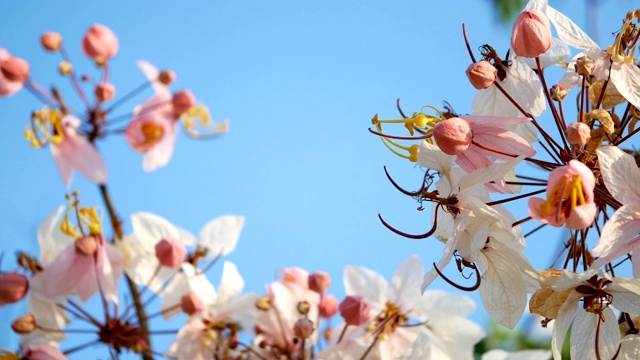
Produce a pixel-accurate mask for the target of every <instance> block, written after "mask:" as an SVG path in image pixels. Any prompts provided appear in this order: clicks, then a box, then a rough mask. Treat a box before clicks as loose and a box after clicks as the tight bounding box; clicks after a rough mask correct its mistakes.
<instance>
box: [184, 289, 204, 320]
mask: <svg viewBox="0 0 640 360" xmlns="http://www.w3.org/2000/svg"><path fill="white" fill-rule="evenodd" d="M180 308H181V309H182V311H184V312H185V313H186V314H188V315H189V316H191V315H193V314H195V313H197V312H199V311H200V310H202V309H203V308H204V303H203V302H202V300H201V299H200V298H199V297H198V295H196V294H194V293H188V294H187V295H185V296H183V297H182V298H181V299H180Z"/></svg>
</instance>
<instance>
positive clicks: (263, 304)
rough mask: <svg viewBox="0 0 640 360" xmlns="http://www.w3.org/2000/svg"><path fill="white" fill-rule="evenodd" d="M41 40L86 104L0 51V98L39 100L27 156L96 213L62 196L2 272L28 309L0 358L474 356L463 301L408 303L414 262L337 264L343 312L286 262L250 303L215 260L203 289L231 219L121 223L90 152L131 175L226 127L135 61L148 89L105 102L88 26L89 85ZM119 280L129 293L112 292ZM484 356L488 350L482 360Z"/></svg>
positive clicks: (230, 241) (105, 49)
mask: <svg viewBox="0 0 640 360" xmlns="http://www.w3.org/2000/svg"><path fill="white" fill-rule="evenodd" d="M40 42H41V45H42V47H43V48H44V49H45V50H46V51H47V52H52V53H58V54H60V56H61V57H62V61H61V62H60V63H59V64H58V67H57V69H58V72H59V73H60V74H61V75H62V76H63V77H64V78H66V79H68V80H69V81H70V83H71V85H72V89H73V91H74V92H75V95H77V97H78V99H79V101H80V103H81V104H83V105H84V106H85V109H84V110H78V109H75V108H73V107H72V106H71V105H70V103H69V102H67V98H66V97H64V96H63V95H62V93H61V91H60V90H59V89H58V88H57V87H53V88H52V90H46V89H45V88H43V87H42V86H40V85H39V84H38V83H37V82H36V81H35V80H34V79H32V78H31V77H30V75H29V65H28V63H27V62H26V61H25V60H22V59H20V58H18V57H15V56H13V55H11V54H10V53H9V52H7V51H6V50H2V49H0V69H1V70H2V71H1V72H0V96H10V95H12V94H14V93H16V92H17V91H20V90H21V89H22V88H23V87H24V88H26V89H28V90H29V91H30V92H31V93H32V94H33V95H34V96H35V97H37V98H38V99H39V100H41V101H42V102H43V103H44V107H43V108H41V109H38V110H34V111H32V113H31V118H30V120H29V122H28V123H27V124H26V126H25V130H24V137H25V138H26V139H27V141H28V142H29V144H30V145H31V146H33V147H35V148H41V147H46V146H48V147H49V148H50V149H51V153H52V155H53V160H54V162H55V164H56V166H57V168H58V170H59V173H60V175H61V177H62V180H63V183H64V185H65V187H66V188H67V189H69V188H70V187H71V185H72V175H73V172H74V171H77V172H79V173H80V174H81V175H82V176H84V177H85V178H87V179H88V180H90V181H91V182H93V183H95V184H96V185H97V187H98V190H99V192H100V195H101V196H102V199H103V201H104V209H105V211H103V210H102V207H99V206H85V205H84V203H82V202H81V201H80V194H79V193H78V191H71V192H67V194H66V195H65V198H66V206H64V207H60V208H58V209H56V210H54V211H53V212H51V214H50V215H49V216H48V217H47V218H46V219H45V220H44V221H43V222H42V223H41V225H40V226H39V228H38V230H37V236H34V238H37V241H38V244H39V246H40V254H39V256H34V255H31V254H27V253H24V252H21V253H19V254H18V256H17V259H16V263H17V264H16V268H15V270H13V271H9V272H5V271H0V306H6V305H10V304H16V303H19V302H22V301H24V302H26V303H27V313H26V314H25V315H23V316H20V317H19V318H17V319H12V321H11V329H12V330H13V331H14V332H16V333H17V334H19V335H20V347H19V348H17V349H14V350H13V351H11V350H9V349H6V348H3V349H2V353H1V354H0V358H2V359H34V360H35V359H40V360H42V359H45V360H63V359H68V358H73V357H76V356H79V357H80V358H86V357H87V355H86V350H85V349H87V348H91V347H94V346H95V345H97V344H100V345H102V346H104V348H105V349H106V352H105V353H106V354H108V356H109V357H110V358H111V359H118V358H119V357H120V356H121V355H122V354H123V353H125V352H132V353H136V354H139V355H140V356H141V358H143V359H145V360H146V359H153V358H155V357H156V356H158V355H162V356H164V357H167V358H175V359H189V360H192V359H202V360H204V359H260V360H265V359H273V360H282V359H290V360H294V359H295V360H298V359H313V358H317V359H365V358H367V359H398V358H404V359H472V358H473V355H474V346H475V345H476V344H477V343H478V342H479V341H480V340H481V339H482V338H483V337H484V336H485V332H484V331H483V330H482V329H481V328H480V327H479V326H478V325H477V324H475V323H473V322H471V321H470V320H469V319H467V317H468V315H469V314H470V313H471V312H472V311H473V310H474V308H475V305H474V303H473V301H472V300H471V299H470V298H468V297H466V296H463V295H456V294H450V293H446V292H443V291H427V292H425V293H424V294H421V293H420V283H421V277H422V273H423V272H424V268H423V265H422V262H421V260H420V259H419V258H418V257H417V256H415V255H414V256H411V257H409V258H408V259H407V260H406V261H405V262H403V263H402V264H401V265H400V266H399V268H398V270H397V271H396V273H395V274H394V276H393V278H392V280H391V281H390V282H387V281H386V280H385V279H384V278H383V277H382V276H380V275H378V274H377V273H375V272H373V271H371V270H368V269H364V268H359V267H353V266H349V267H347V268H346V269H345V272H344V279H343V280H344V286H345V292H346V297H345V298H344V299H343V300H342V301H339V300H338V298H337V297H336V296H335V295H333V294H332V293H331V292H330V288H331V282H332V281H331V277H330V276H329V274H327V273H325V272H322V271H317V272H314V273H309V272H307V271H306V270H303V269H300V268H293V267H292V268H285V269H282V270H281V271H280V273H279V276H278V278H277V279H276V280H275V281H274V282H272V283H269V284H267V287H266V292H265V293H264V294H257V293H243V289H244V280H243V278H242V276H241V275H240V272H239V270H238V268H237V266H236V265H235V264H234V263H232V262H231V261H228V260H225V261H224V262H223V264H222V275H221V280H220V282H219V285H218V286H217V287H215V286H214V285H213V284H212V283H211V281H210V280H209V278H208V277H207V276H206V273H207V271H208V270H209V269H210V268H212V267H213V266H214V265H216V264H217V263H218V260H219V259H220V258H221V257H223V256H227V255H229V254H230V253H231V252H233V251H234V249H235V247H236V244H237V242H238V240H239V238H240V234H241V232H242V228H243V226H244V222H245V219H244V217H243V216H239V215H223V216H219V217H216V218H214V219H212V220H211V221H209V222H207V223H206V224H205V225H204V226H203V228H202V229H201V230H200V232H199V234H198V235H197V236H196V235H193V234H191V233H190V232H189V231H187V230H185V229H183V228H182V227H180V226H176V225H174V224H173V223H171V222H170V221H169V220H166V219H164V218H163V217H161V216H159V215H156V214H152V213H149V212H137V213H133V214H131V215H130V216H129V217H127V218H126V219H127V220H121V217H120V216H119V215H118V213H117V212H116V210H115V204H114V203H113V202H112V201H111V196H110V193H109V189H108V187H107V179H108V178H107V163H106V161H105V160H104V158H103V156H102V153H101V151H100V149H99V147H98V144H99V143H100V142H101V141H104V140H105V139H106V138H108V137H112V136H117V135H122V134H123V135H124V137H125V140H126V143H127V144H128V145H129V146H130V147H131V148H132V149H133V150H135V151H136V152H139V153H141V154H143V158H144V159H143V169H144V170H146V171H151V170H155V169H157V168H159V167H161V166H165V165H167V163H168V162H169V161H170V159H171V156H172V153H173V151H174V147H175V143H176V139H177V136H178V132H179V131H178V129H179V127H180V125H179V124H182V128H183V129H184V132H185V134H186V135H187V136H190V137H193V138H203V137H211V136H216V135H218V134H221V133H223V132H225V131H227V122H226V121H224V122H222V123H216V122H213V121H212V119H211V118H210V116H209V113H208V111H207V109H206V108H205V107H203V106H201V105H198V102H197V100H196V99H195V97H194V96H193V94H191V92H190V91H188V90H180V91H176V92H172V91H171V90H170V85H172V84H173V83H174V82H175V80H176V75H175V73H174V72H173V71H171V70H162V71H159V70H157V69H156V68H155V67H154V66H153V65H151V64H150V63H148V62H145V61H140V62H138V66H139V67H140V69H141V70H142V71H143V72H144V74H145V75H146V77H147V81H145V82H144V83H143V84H142V85H141V86H140V87H138V88H136V89H134V90H132V91H131V92H129V93H128V94H126V95H124V96H123V97H121V98H119V99H117V98H116V97H115V94H116V87H115V86H114V85H113V84H111V82H110V80H109V79H110V74H111V72H112V69H111V67H110V65H111V60H112V59H113V58H114V57H115V56H116V55H117V54H118V51H119V45H120V44H119V41H118V38H117V37H116V35H115V34H114V33H113V32H112V31H111V30H110V29H109V28H108V27H106V26H104V25H100V24H95V25H92V26H91V27H90V28H89V29H88V30H87V32H86V33H85V35H84V37H83V38H82V44H81V49H82V53H83V54H84V55H86V57H87V58H89V59H90V61H91V63H92V64H93V65H94V66H95V67H96V69H97V71H98V72H99V73H100V74H99V76H98V77H97V78H99V79H100V80H94V78H93V77H91V76H90V75H87V74H82V75H79V74H78V72H77V71H78V70H77V69H76V66H75V63H73V62H72V61H71V59H70V57H69V56H68V54H67V52H66V50H65V48H64V46H63V39H62V36H61V35H60V34H58V33H54V32H48V33H45V34H43V35H42V36H41V38H40ZM149 87H151V88H152V89H153V91H154V94H153V95H152V96H151V97H150V98H149V99H147V100H145V101H143V102H142V103H140V104H139V105H137V106H135V107H134V108H133V111H132V112H131V113H130V114H123V115H113V113H114V111H115V109H117V108H119V107H120V106H122V105H123V104H124V103H125V102H126V101H128V100H130V99H131V98H133V97H134V96H136V95H139V93H140V92H142V91H143V90H145V89H148V88H149ZM475 120H477V119H475ZM461 121H466V122H467V124H468V127H469V128H473V129H476V127H479V128H482V126H483V125H482V124H478V123H477V122H474V119H472V118H468V119H467V120H461ZM123 122H126V125H125V126H122V127H120V126H121V124H122V123H123ZM489 136H490V135H489ZM467 147H469V148H473V149H471V150H469V151H468V153H469V154H471V153H472V152H473V151H477V149H475V145H468V146H467ZM526 147H527V148H528V149H529V151H532V149H531V148H530V147H529V146H528V145H526ZM462 151H464V150H462ZM422 153H423V152H422ZM531 155H533V153H531ZM469 156H472V155H469ZM452 176H453V174H452ZM500 186H501V187H502V188H505V185H504V184H503V185H500ZM487 211H488V212H487V214H489V213H490V211H489V210H487ZM103 212H106V215H107V216H108V220H110V221H109V223H106V221H105V216H104V214H103ZM491 214H493V213H491ZM124 223H128V224H129V225H130V226H129V227H128V228H130V229H131V230H130V231H129V232H127V231H125V226H124V225H123V224H124ZM496 226H501V227H502V228H506V225H505V224H496ZM487 258H491V255H487ZM523 269H524V268H523ZM123 285H126V287H127V290H128V291H126V294H125V296H124V297H123V296H122V295H123V290H122V286H123ZM156 299H157V300H158V301H154V300H156ZM91 303H93V306H90V304H91ZM96 303H97V308H98V311H95V310H96V306H95V304H96ZM154 304H158V306H159V309H157V310H155V309H153V305H154ZM152 310H154V311H152ZM178 314H182V316H183V317H184V318H186V320H185V321H184V324H183V325H182V326H181V327H180V328H179V329H173V330H166V329H158V328H157V327H156V326H155V324H154V323H152V322H150V321H151V320H154V319H158V320H160V319H166V320H169V319H172V318H174V317H175V316H176V315H178ZM338 318H341V319H342V320H337V319H338ZM332 321H333V322H334V323H333V324H332ZM335 322H340V323H337V324H336V323H335ZM71 335H73V336H74V337H78V338H80V339H83V340H76V341H75V343H74V345H73V346H70V345H68V343H67V342H66V340H65V339H66V338H67V337H68V336H71ZM161 335H165V336H166V335H173V336H174V337H173V341H172V342H171V344H170V345H168V346H165V347H162V346H158V345H157V343H155V336H161ZM154 343H155V344H154ZM154 345H155V346H154ZM496 354H497V355H496ZM546 355H548V354H547V353H546V352H542V353H535V354H533V355H532V356H534V357H535V356H537V357H539V358H540V359H542V358H544V357H545V356H546ZM492 356H493V357H495V356H498V357H499V356H502V355H501V353H493V354H490V353H489V354H487V356H486V358H487V359H490V358H491V357H492Z"/></svg>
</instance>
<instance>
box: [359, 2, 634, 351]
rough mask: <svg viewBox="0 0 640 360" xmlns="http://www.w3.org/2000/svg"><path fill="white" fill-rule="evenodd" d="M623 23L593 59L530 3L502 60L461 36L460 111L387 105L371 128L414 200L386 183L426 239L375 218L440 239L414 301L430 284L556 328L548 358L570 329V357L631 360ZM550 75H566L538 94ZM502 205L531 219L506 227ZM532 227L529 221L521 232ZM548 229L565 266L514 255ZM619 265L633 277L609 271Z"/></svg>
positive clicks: (508, 320) (581, 37)
mask: <svg viewBox="0 0 640 360" xmlns="http://www.w3.org/2000/svg"><path fill="white" fill-rule="evenodd" d="M622 23H623V25H622V28H621V29H620V31H619V32H618V33H617V35H616V36H615V40H614V42H613V44H611V45H609V46H606V47H605V48H604V49H603V48H602V47H600V46H599V45H597V44H596V43H595V42H593V41H592V40H591V39H590V38H589V37H588V36H587V35H586V34H585V33H584V32H583V31H582V30H581V29H580V28H579V27H578V26H576V25H575V24H574V23H573V22H572V21H571V20H569V19H568V18H567V17H566V16H564V15H563V14H561V13H560V12H558V11H557V10H555V9H554V8H552V7H551V6H549V5H548V4H547V1H546V0H531V1H529V3H528V4H527V6H526V7H525V9H524V10H523V11H522V13H520V15H519V16H518V18H517V19H516V20H515V23H514V25H513V31H512V37H511V44H510V48H509V52H508V53H507V54H510V55H511V56H509V55H508V56H507V58H506V59H503V58H501V57H499V56H498V55H497V51H496V50H495V49H494V47H492V46H490V45H483V46H482V47H481V48H480V59H479V60H478V59H477V58H476V56H477V55H476V54H474V52H473V51H472V50H471V49H472V48H471V46H470V44H469V41H468V39H467V34H466V32H464V26H463V33H464V39H465V42H466V44H467V49H468V50H469V55H470V57H471V62H472V64H471V65H470V66H469V68H468V69H467V71H466V74H467V76H468V78H469V81H470V83H471V85H472V86H473V87H475V88H476V89H478V92H477V95H476V96H475V98H474V99H473V102H472V106H471V114H470V115H458V114H456V113H454V112H453V110H452V109H451V108H450V107H447V108H446V109H445V111H440V110H438V109H437V108H434V107H431V106H428V107H425V108H423V110H422V111H421V112H419V113H415V114H414V115H413V116H411V117H407V116H405V115H404V113H403V111H402V109H400V107H399V105H398V109H399V111H400V114H401V116H402V119H399V120H380V119H378V115H376V116H375V117H374V118H373V121H372V123H373V124H374V125H375V127H376V129H375V130H371V132H373V133H374V134H376V135H378V136H380V138H381V139H382V141H383V143H384V144H385V146H387V147H388V148H390V149H391V150H392V151H393V152H394V153H396V154H398V155H400V156H401V157H403V158H406V159H409V160H410V161H412V162H417V163H418V164H419V165H420V166H421V167H422V168H423V169H424V175H421V176H420V177H421V186H420V188H419V189H418V190H417V191H407V190H405V189H403V188H401V187H400V186H399V185H398V184H397V183H396V182H395V181H394V180H393V179H392V178H391V177H390V175H389V174H388V173H387V177H388V178H389V179H390V181H391V182H392V184H393V185H394V186H395V187H396V188H398V189H399V190H400V191H401V192H402V193H404V194H405V195H408V196H410V197H412V198H414V199H416V200H417V201H418V202H419V203H420V207H419V210H422V209H423V206H422V204H423V203H424V202H427V201H428V202H431V203H432V204H433V211H432V218H433V227H432V228H431V230H429V231H428V232H426V233H425V234H422V235H413V234H407V233H405V232H403V231H400V230H398V229H396V228H394V227H392V226H391V225H390V224H388V223H387V222H386V221H384V220H382V217H381V218H380V219H381V220H382V222H383V224H384V225H385V226H386V227H387V228H389V229H390V230H392V231H394V232H395V233H397V234H400V235H402V236H405V237H408V238H412V239H416V238H428V237H430V236H433V237H435V238H436V239H438V240H440V241H441V242H443V243H444V245H445V246H444V254H443V256H442V258H441V260H440V261H438V262H437V263H434V264H433V268H432V269H431V270H430V271H428V272H426V274H425V276H424V278H423V282H422V291H423V292H424V291H426V290H427V289H428V287H429V285H430V284H431V282H432V281H433V280H434V279H435V278H436V277H438V276H440V277H442V278H443V279H444V280H445V281H447V282H449V283H450V284H452V285H453V286H455V287H456V288H458V289H462V290H467V291H474V290H478V291H479V294H480V297H481V299H482V303H483V305H484V308H485V309H486V311H487V312H488V313H489V315H490V316H491V317H492V318H493V320H495V321H496V322H497V323H499V324H501V325H503V326H505V327H507V328H510V329H512V328H514V327H515V326H516V324H518V322H519V320H520V318H521V317H522V315H523V313H524V311H525V310H526V309H527V303H528V309H529V311H530V312H531V313H533V314H538V315H541V316H542V317H543V318H544V321H543V323H542V325H543V326H545V327H546V326H547V325H553V335H552V341H551V348H552V352H553V357H554V359H560V358H561V349H562V346H563V342H564V339H565V336H566V333H567V331H568V329H569V328H570V327H571V338H570V353H571V357H572V358H575V359H591V358H597V359H612V358H635V357H636V356H637V353H638V351H640V339H638V319H637V318H636V317H637V316H638V315H639V314H640V312H639V310H640V308H638V304H640V279H638V276H640V266H639V264H640V261H638V260H637V258H636V256H635V250H636V249H637V248H638V247H639V246H640V245H638V244H639V243H640V242H639V240H638V239H640V238H639V237H638V234H639V233H640V208H639V207H638V206H639V204H640V202H639V200H638V199H640V195H639V194H638V191H637V188H638V184H639V183H640V169H639V168H638V161H637V152H636V151H635V150H634V149H635V146H634V144H633V143H632V141H633V139H634V137H635V135H636V133H638V131H639V130H640V129H638V128H637V127H636V123H637V121H638V119H639V118H640V91H639V89H640V67H639V65H638V54H637V51H636V49H637V46H638V42H639V38H640V26H639V25H640V10H636V11H630V12H629V13H628V14H627V15H626V16H625V17H624V18H623V20H622ZM553 29H555V33H556V34H557V36H558V39H556V38H553V37H552V33H553V32H552V31H553ZM570 48H574V49H576V50H577V54H575V55H574V56H573V57H572V52H571V49H570ZM552 65H557V66H560V67H562V68H563V69H564V70H565V75H564V76H563V77H562V79H559V81H558V82H557V83H556V84H554V85H552V86H548V84H549V80H548V79H547V75H546V74H547V72H546V71H545V69H546V68H547V67H548V66H552ZM571 93H575V96H576V98H577V99H578V100H577V110H576V111H575V113H573V114H571V115H570V114H569V111H566V109H565V108H564V107H563V104H564V100H565V99H567V98H568V96H569V95H570V94H571ZM425 109H429V111H427V112H425ZM545 110H546V114H545ZM544 115H547V117H548V118H550V119H543V116H544ZM388 123H403V124H404V125H405V127H406V128H407V129H408V130H409V135H410V136H396V135H391V134H389V133H387V132H384V131H383V129H382V126H383V125H384V124H388ZM397 140H419V141H421V143H420V144H413V145H409V146H407V145H404V144H401V143H399V142H398V141H397ZM405 152H406V153H408V154H407V155H405ZM527 165H528V166H527ZM536 188H537V189H536ZM524 189H533V190H524ZM512 202H513V204H518V205H516V206H520V207H522V208H527V209H528V215H529V216H528V217H525V218H522V219H516V217H515V216H514V215H513V214H512V213H511V212H510V211H509V210H508V209H507V207H505V206H503V205H505V204H508V203H512ZM529 223H538V224H540V225H539V226H537V227H536V228H535V229H534V230H533V231H531V232H529V233H528V234H527V235H523V233H522V230H521V226H526V224H529ZM549 225H550V226H552V227H556V228H559V229H566V231H565V232H562V233H558V237H559V238H560V239H561V241H562V242H563V244H564V247H563V248H564V252H563V254H561V255H560V257H559V258H564V261H560V262H559V263H558V265H557V267H555V268H549V269H541V270H536V269H534V267H533V266H532V264H531V262H530V260H529V259H528V258H527V257H526V256H525V255H524V253H523V250H524V248H525V245H526V241H525V240H526V239H525V238H527V237H529V236H533V234H534V233H535V231H536V230H538V229H540V228H541V227H544V226H549ZM537 241H550V240H549V239H538V240H537ZM452 258H453V259H455V262H456V263H457V265H458V270H459V272H460V273H461V274H465V273H468V272H469V271H471V273H472V274H475V277H476V278H475V284H474V285H472V286H463V285H460V284H459V281H453V280H452V279H451V278H450V277H447V276H446V275H445V274H444V273H443V269H444V268H445V267H446V266H447V265H448V264H449V263H450V262H451V260H452ZM627 263H628V264H630V265H631V267H630V269H629V270H631V271H629V272H628V274H629V275H631V273H632V276H631V277H626V276H624V275H626V273H625V270H624V268H621V269H618V268H617V267H618V266H619V265H622V264H627ZM463 276H465V277H466V278H468V276H466V275H463ZM528 298H529V301H527V299H528ZM634 354H636V355H634Z"/></svg>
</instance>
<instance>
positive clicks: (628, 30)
mask: <svg viewBox="0 0 640 360" xmlns="http://www.w3.org/2000/svg"><path fill="white" fill-rule="evenodd" d="M639 15H640V12H639V11H637V10H636V12H635V13H634V12H632V11H629V13H628V14H627V16H626V18H625V19H624V20H623V25H622V29H621V30H620V32H619V33H618V35H617V36H616V40H615V42H614V43H613V45H610V46H607V52H608V53H609V55H610V56H611V61H613V62H616V63H622V64H626V65H634V64H635V53H636V49H637V47H638V27H637V26H636V24H637V23H638V19H639V17H640V16H639ZM634 19H636V24H633V23H632V22H633V20H634Z"/></svg>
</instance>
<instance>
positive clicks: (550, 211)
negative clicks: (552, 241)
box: [529, 160, 596, 230]
mask: <svg viewBox="0 0 640 360" xmlns="http://www.w3.org/2000/svg"><path fill="white" fill-rule="evenodd" d="M594 187H595V177H594V176H593V172H591V169H589V168H588V167H587V166H586V165H584V164H583V163H581V162H579V161H577V160H571V161H570V162H569V164H567V165H563V166H559V167H557V168H555V169H554V170H553V171H551V174H549V180H548V181H547V200H543V199H541V198H535V197H534V198H531V199H529V215H531V217H532V218H534V219H535V220H538V221H540V222H543V223H545V224H549V225H552V226H555V227H562V226H565V225H566V227H567V228H568V229H573V230H578V229H583V228H585V227H587V226H589V225H591V223H593V219H594V216H595V214H596V205H595V203H594V202H593V199H594V196H593V189H594Z"/></svg>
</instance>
